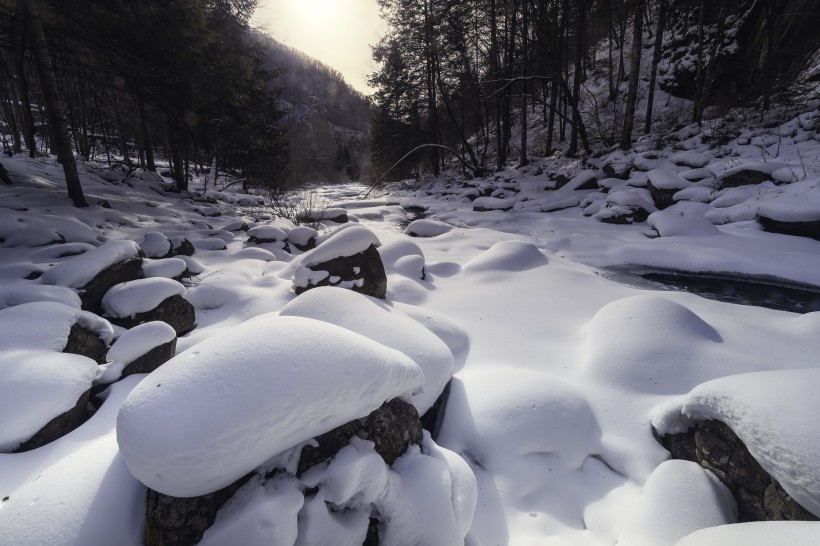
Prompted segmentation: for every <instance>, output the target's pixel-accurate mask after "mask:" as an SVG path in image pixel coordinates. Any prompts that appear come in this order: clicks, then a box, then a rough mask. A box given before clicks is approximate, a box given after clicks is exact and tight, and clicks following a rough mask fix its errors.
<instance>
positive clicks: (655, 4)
mask: <svg viewBox="0 0 820 546" xmlns="http://www.w3.org/2000/svg"><path fill="white" fill-rule="evenodd" d="M798 4H799V6H798ZM817 4H818V3H816V2H811V1H810V2H806V1H805V0H760V1H751V0H725V1H721V2H707V1H706V0H467V1H463V0H379V6H380V8H381V10H382V14H383V17H384V18H385V20H386V21H387V23H388V25H389V27H390V30H389V32H388V33H387V34H386V36H385V37H384V38H383V39H382V40H381V41H380V42H379V43H378V44H377V45H376V46H375V47H374V48H373V57H374V59H375V61H376V62H377V63H378V70H377V72H376V73H375V74H373V76H372V78H371V85H374V86H375V87H377V88H378V92H377V93H376V94H375V96H374V103H375V104H374V107H375V110H376V114H375V117H374V122H373V130H372V144H371V148H372V149H371V153H372V156H373V161H374V163H378V164H380V165H381V166H383V167H387V166H390V165H392V164H393V162H395V161H396V160H398V159H399V158H401V157H402V156H403V155H404V154H405V153H407V152H408V151H410V150H413V149H414V148H415V147H417V146H420V145H422V144H432V145H435V146H427V147H426V148H424V149H422V150H420V151H419V152H417V153H416V154H415V155H414V156H413V160H414V161H412V162H410V163H406V164H405V165H404V166H403V168H400V169H398V170H397V172H396V176H399V177H401V176H406V175H408V174H409V173H410V171H412V170H413V169H417V168H418V167H419V166H426V168H429V170H430V171H432V173H433V174H438V172H439V170H440V169H441V168H442V167H443V165H444V157H443V156H442V154H443V153H444V154H446V153H449V152H446V151H443V150H442V148H441V147H440V145H446V146H447V147H448V148H449V149H451V150H452V151H454V152H458V154H459V159H460V160H462V161H464V162H465V163H467V164H468V165H469V166H470V167H471V170H473V172H475V173H479V172H482V171H484V170H485V169H501V168H503V167H504V166H505V165H507V164H508V163H510V162H515V163H516V164H518V165H519V166H523V165H526V164H528V162H529V157H528V153H529V150H532V149H534V148H535V149H538V151H539V153H543V154H544V155H551V154H552V153H554V152H555V151H556V150H557V149H560V150H562V151H563V152H564V153H565V154H566V155H568V156H573V157H574V156H578V155H579V154H586V155H589V154H590V153H592V151H593V147H596V149H612V148H615V147H620V148H624V149H627V148H629V147H631V145H632V143H633V142H634V140H635V139H636V138H637V137H639V136H641V135H643V134H647V133H650V132H651V131H652V129H653V125H654V124H655V123H656V118H657V113H656V112H654V111H653V107H654V106H655V104H654V103H655V102H656V101H655V97H654V94H655V92H656V88H657V87H658V85H659V84H660V83H661V82H660V81H659V78H660V74H659V65H661V64H663V63H662V61H665V69H666V70H668V71H669V70H672V69H678V66H680V67H685V70H680V73H679V74H675V76H676V77H679V78H680V79H682V80H686V81H687V82H688V83H687V85H686V86H685V89H683V87H684V86H679V87H678V88H677V89H678V90H679V91H680V90H681V89H683V90H684V91H685V93H683V94H682V95H680V96H684V97H685V98H687V99H689V100H690V101H691V103H690V104H691V111H690V112H689V113H688V114H687V118H688V119H686V120H683V119H681V120H680V121H691V122H695V123H699V122H702V121H703V118H704V112H705V109H706V107H707V106H708V105H709V104H710V101H711V100H712V98H713V96H714V95H715V93H714V91H715V87H716V82H718V81H719V78H720V77H732V78H734V79H735V81H734V83H735V85H737V84H738V83H739V82H742V81H744V82H745V81H749V82H750V85H749V86H748V87H749V88H750V89H754V90H755V91H756V92H758V91H759V92H762V93H763V95H764V106H765V107H768V97H769V96H770V94H771V92H772V89H773V86H774V84H775V83H776V82H775V80H776V78H777V76H778V74H779V73H778V66H779V65H783V64H784V63H782V62H780V61H779V60H778V56H777V54H779V55H780V57H779V58H780V59H781V60H782V58H783V57H784V56H786V57H789V58H790V59H792V60H793V59H794V58H796V57H799V56H800V55H803V56H805V53H806V51H811V47H815V48H816V45H817V34H816V31H815V30H814V29H816V26H815V24H816V23H817V22H818V15H820V9H818V5H817ZM752 23H754V24H752ZM798 27H799V28H798ZM798 30H799V32H803V35H804V36H808V37H809V38H811V41H812V42H813V46H806V47H804V48H803V49H801V50H800V52H799V55H797V54H796V51H795V50H794V49H789V48H794V47H795V46H794V44H793V43H792V42H793V40H792V41H790V38H789V36H794V34H795V32H797V31H798ZM743 33H745V34H743ZM672 34H674V36H672ZM747 34H748V36H747ZM738 40H743V41H744V43H746V42H748V44H749V47H748V51H745V52H743V54H742V55H738V54H737V53H736V51H735V49H733V45H734V44H736V42H737V41H738ZM665 43H666V44H667V46H664V44H665ZM670 44H671V45H675V44H676V45H677V46H678V50H673V49H670ZM681 56H683V57H685V56H689V57H691V59H689V60H687V59H686V58H684V59H680V58H679V57H681ZM675 63H678V64H677V65H675ZM687 63H688V64H687ZM732 63H734V64H732ZM743 63H745V64H743ZM641 67H643V72H642V71H641ZM747 67H750V68H749V69H748V70H746V68H747ZM732 70H734V73H733V72H732ZM742 72H748V73H749V74H740V73H742ZM727 74H728V76H727ZM665 76H666V77H669V76H670V74H668V73H667V74H665ZM743 77H748V78H754V79H755V81H752V80H751V79H748V80H743V79H742V78H743ZM642 80H643V82H644V83H643V84H642V83H641V81H642ZM665 84H668V85H669V89H670V90H672V91H671V92H675V91H674V90H673V88H674V86H675V85H676V84H677V83H676V82H671V83H669V82H666V83H665ZM591 86H592V87H595V88H594V89H590V87H591ZM601 87H604V89H603V90H601V89H600V88H601ZM742 94H743V93H741V92H738V93H736V94H735V98H737V95H742ZM639 98H640V99H641V100H639ZM639 104H640V109H639ZM636 120H642V121H643V123H642V124H636ZM533 127H537V128H538V129H539V131H538V132H537V134H539V135H540V140H539V142H538V143H533V142H528V139H529V138H530V137H531V135H532V134H533V132H532V128H533ZM528 128H529V129H530V130H528ZM514 130H515V131H517V134H513V131H514ZM514 150H515V151H516V153H517V156H516V157H512V155H513V151H514ZM493 156H494V157H493ZM491 160H492V161H493V164H488V162H490V161H491Z"/></svg>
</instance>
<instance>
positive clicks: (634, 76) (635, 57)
mask: <svg viewBox="0 0 820 546" xmlns="http://www.w3.org/2000/svg"><path fill="white" fill-rule="evenodd" d="M633 5H634V6H635V8H634V13H633V18H634V22H633V25H632V54H631V58H630V62H631V64H632V66H631V67H630V75H629V93H628V94H627V98H626V111H625V112H624V132H623V134H622V135H621V149H623V150H628V149H629V147H630V146H632V129H633V128H634V127H635V106H636V104H637V102H638V81H639V78H640V75H641V45H642V39H643V12H644V8H645V7H646V0H634V3H633Z"/></svg>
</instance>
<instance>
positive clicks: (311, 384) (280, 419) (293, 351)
mask: <svg viewBox="0 0 820 546" xmlns="http://www.w3.org/2000/svg"><path fill="white" fill-rule="evenodd" d="M423 382H424V375H423V373H422V371H421V369H420V368H419V367H418V366H417V365H416V364H415V363H414V362H413V361H412V360H410V359H409V358H408V357H407V356H405V355H404V354H402V353H400V352H398V351H395V350H393V349H389V348H387V347H385V346H383V345H380V344H378V343H376V342H375V341H372V340H370V339H368V338H365V337H364V336H360V335H359V334H355V333H353V332H350V331H348V330H345V329H343V328H340V327H338V326H334V325H331V324H327V323H323V322H320V321H317V320H311V319H305V318H297V317H274V316H270V317H260V318H258V319H256V320H254V321H251V322H249V323H246V324H243V325H240V326H237V327H235V328H233V329H232V330H230V331H228V332H225V333H224V334H221V335H219V336H215V337H213V338H210V339H208V340H205V341H202V342H201V343H199V344H198V345H197V346H196V347H195V348H193V349H191V350H188V351H186V352H184V353H182V354H180V355H177V356H176V357H175V358H173V359H172V360H171V361H169V362H167V363H165V364H164V365H163V366H162V367H160V368H159V369H157V370H156V371H155V372H153V373H152V374H150V375H149V376H148V378H146V380H145V381H144V382H143V383H141V384H140V385H139V386H138V387H137V388H136V389H134V391H132V393H131V394H130V395H129V396H128V398H127V399H126V401H125V402H124V403H123V406H122V408H121V409H120V413H119V416H118V418H117V441H118V443H119V446H120V451H121V452H122V454H123V457H124V458H125V461H126V464H127V465H128V468H129V470H130V471H131V473H132V474H133V475H134V476H135V477H136V478H137V479H139V480H140V481H141V482H142V483H144V484H146V485H147V486H149V487H151V488H152V489H155V490H157V491H160V492H162V493H166V494H168V495H172V496H177V497H191V496H196V495H203V494H205V493H209V492H211V491H216V490H217V489H220V488H222V487H224V486H226V485H228V484H230V483H232V482H233V481H235V480H237V479H239V478H240V477H242V476H243V475H245V474H246V473H248V472H249V471H251V470H253V469H254V468H256V467H257V466H259V465H261V464H262V463H264V462H265V461H266V460H268V459H270V458H271V457H273V456H274V455H277V454H278V453H281V452H282V451H284V450H286V449H288V448H290V447H293V446H295V445H297V444H299V443H301V442H304V441H305V440H308V439H310V438H313V437H314V436H317V435H319V434H322V433H324V432H327V431H329V430H331V429H333V428H335V427H337V426H339V425H341V424H344V423H346V422H348V421H351V420H353V419H357V418H360V417H364V416H365V415H368V414H369V413H370V412H372V411H373V410H375V409H377V408H378V407H379V406H380V405H381V404H382V403H384V402H385V401H387V400H390V399H392V398H395V397H400V396H409V395H411V394H412V393H413V392H415V391H417V390H418V389H419V388H420V387H421V386H422V385H423ZM215 396H218V399H219V400H220V403H219V404H215V403H214V397H215ZM228 408H229V409H228ZM169 414H173V415H174V416H175V418H174V419H173V421H169V420H167V419H166V416H167V415H169Z"/></svg>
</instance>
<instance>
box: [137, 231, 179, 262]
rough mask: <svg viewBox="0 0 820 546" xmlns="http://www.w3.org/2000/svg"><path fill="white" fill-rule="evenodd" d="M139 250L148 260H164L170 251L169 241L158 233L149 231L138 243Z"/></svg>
mask: <svg viewBox="0 0 820 546" xmlns="http://www.w3.org/2000/svg"><path fill="white" fill-rule="evenodd" d="M140 249H141V250H142V252H143V253H144V254H145V256H146V257H148V258H164V257H165V256H166V255H168V253H169V252H170V251H171V241H169V240H168V237H166V236H165V235H164V234H162V233H160V232H158V231H149V232H148V233H146V234H145V237H144V238H143V240H142V242H141V243H140Z"/></svg>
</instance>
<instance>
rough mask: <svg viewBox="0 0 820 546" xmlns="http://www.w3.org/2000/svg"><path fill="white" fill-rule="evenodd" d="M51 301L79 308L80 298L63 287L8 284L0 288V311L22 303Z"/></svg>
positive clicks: (72, 291)
mask: <svg viewBox="0 0 820 546" xmlns="http://www.w3.org/2000/svg"><path fill="white" fill-rule="evenodd" d="M37 301H53V302H56V303H62V304H63V305H67V306H69V307H75V308H77V309H79V308H80V305H81V302H80V296H78V295H77V293H76V292H75V291H74V290H71V289H70V288H65V287H63V286H43V285H33V284H30V283H10V284H7V285H5V286H0V309H5V308H6V307H14V306H15V305H21V304H23V303H34V302H37Z"/></svg>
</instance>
